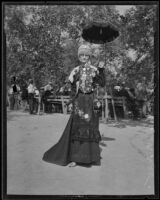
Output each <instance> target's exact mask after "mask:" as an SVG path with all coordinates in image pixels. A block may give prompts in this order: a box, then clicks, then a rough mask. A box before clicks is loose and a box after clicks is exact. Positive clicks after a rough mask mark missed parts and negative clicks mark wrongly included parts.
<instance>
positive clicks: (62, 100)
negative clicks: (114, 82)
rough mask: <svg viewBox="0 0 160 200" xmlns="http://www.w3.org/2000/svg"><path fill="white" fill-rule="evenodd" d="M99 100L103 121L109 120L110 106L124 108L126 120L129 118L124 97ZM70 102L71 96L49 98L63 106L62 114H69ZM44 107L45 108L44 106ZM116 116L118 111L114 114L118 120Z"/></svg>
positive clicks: (49, 100)
mask: <svg viewBox="0 0 160 200" xmlns="http://www.w3.org/2000/svg"><path fill="white" fill-rule="evenodd" d="M99 100H101V102H102V119H103V120H108V117H109V116H108V115H109V112H110V109H109V107H110V105H112V107H118V106H119V107H122V108H123V112H124V118H127V108H126V100H125V98H124V97H114V98H112V97H111V96H108V95H107V96H104V97H99ZM69 101H70V97H69V96H49V98H48V99H47V102H51V103H52V104H54V105H56V104H59V105H62V112H63V113H64V114H67V112H68V108H67V105H66V103H68V102H69ZM43 107H44V106H43ZM115 115H116V111H115V113H114V118H115V119H116V117H117V116H115Z"/></svg>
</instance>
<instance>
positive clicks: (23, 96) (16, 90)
mask: <svg viewBox="0 0 160 200" xmlns="http://www.w3.org/2000/svg"><path fill="white" fill-rule="evenodd" d="M52 90H53V87H52V82H49V83H48V84H47V85H46V86H44V87H43V88H41V89H39V90H38V89H37V87H36V86H35V83H34V81H33V79H29V80H28V83H27V82H25V81H23V82H22V83H21V84H18V80H17V79H16V77H12V78H11V84H10V86H8V88H7V106H8V107H9V109H10V110H18V109H21V108H22V109H23V111H28V112H29V113H30V114H37V113H38V112H39V110H38V109H40V108H41V107H42V103H43V105H44V112H46V113H49V112H51V104H50V103H48V102H47V98H48V96H49V95H51V94H52Z"/></svg>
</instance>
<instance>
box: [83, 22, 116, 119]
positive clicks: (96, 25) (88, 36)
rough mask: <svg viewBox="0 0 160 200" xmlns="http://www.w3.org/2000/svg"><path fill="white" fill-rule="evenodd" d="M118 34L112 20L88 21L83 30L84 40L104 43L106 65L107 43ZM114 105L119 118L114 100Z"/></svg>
mask: <svg viewBox="0 0 160 200" xmlns="http://www.w3.org/2000/svg"><path fill="white" fill-rule="evenodd" d="M118 36H119V31H118V30H117V28H116V27H115V26H114V25H113V24H111V23H110V22H103V21H101V22H100V21H93V22H88V23H87V24H86V25H85V27H84V28H83V30H82V38H83V39H84V40H86V41H88V42H90V43H95V44H104V52H105V64H104V66H106V43H107V42H111V41H113V40H114V39H116V38H117V37H118ZM106 96H107V94H106ZM111 96H112V92H111ZM112 99H113V98H112ZM106 100H107V99H106ZM107 105H108V104H107ZM112 105H113V111H114V116H115V119H116V120H117V116H116V112H115V106H114V101H112Z"/></svg>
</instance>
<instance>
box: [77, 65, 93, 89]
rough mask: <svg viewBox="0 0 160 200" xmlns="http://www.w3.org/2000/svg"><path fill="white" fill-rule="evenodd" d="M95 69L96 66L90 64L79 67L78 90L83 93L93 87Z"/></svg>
mask: <svg viewBox="0 0 160 200" xmlns="http://www.w3.org/2000/svg"><path fill="white" fill-rule="evenodd" d="M96 73H97V71H96V68H93V67H91V66H87V67H83V66H80V67H79V90H80V91H81V92H83V93H90V92H92V91H93V90H94V88H93V84H92V83H93V77H95V75H96Z"/></svg>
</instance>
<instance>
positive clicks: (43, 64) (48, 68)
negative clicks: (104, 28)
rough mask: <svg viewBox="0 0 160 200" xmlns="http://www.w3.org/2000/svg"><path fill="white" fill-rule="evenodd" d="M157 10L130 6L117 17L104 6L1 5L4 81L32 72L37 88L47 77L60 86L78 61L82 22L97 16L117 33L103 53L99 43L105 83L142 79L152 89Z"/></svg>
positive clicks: (114, 83) (56, 85) (128, 83)
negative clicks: (113, 25) (122, 14)
mask: <svg viewBox="0 0 160 200" xmlns="http://www.w3.org/2000/svg"><path fill="white" fill-rule="evenodd" d="M156 10H157V6H156V5H143V6H134V7H133V8H131V9H130V10H128V12H127V13H126V14H125V16H121V15H120V14H119V13H118V11H117V10H116V9H115V6H108V5H89V6H87V5H86V6H84V5H53V6H51V5H50V6H42V5H39V6H22V5H12V6H11V5H6V6H5V32H6V44H7V70H6V71H7V80H8V81H9V80H10V78H9V77H10V76H11V75H16V76H17V77H19V79H22V78H23V79H25V80H28V79H29V78H30V77H32V78H33V79H34V80H35V82H36V85H37V87H41V86H43V85H44V84H46V82H47V81H49V80H50V81H52V82H53V85H54V87H55V89H56V88H58V87H60V86H61V85H63V84H64V82H65V79H66V77H67V76H68V74H69V72H70V71H71V69H72V68H73V67H75V66H76V65H78V59H77V48H78V46H79V44H80V43H81V42H83V40H82V38H81V31H82V28H83V26H84V24H85V22H86V21H87V20H94V19H100V20H105V21H106V20H107V21H109V22H112V23H113V24H115V25H116V26H117V27H118V29H119V31H120V37H119V38H117V39H116V40H115V41H114V42H112V43H109V44H107V53H106V54H105V53H104V48H103V45H102V46H101V47H102V55H101V57H102V60H104V59H105V58H104V55H106V61H107V62H106V79H107V86H112V85H116V84H117V83H118V82H121V81H125V82H126V83H127V85H128V86H135V85H138V83H139V82H143V83H145V85H146V86H147V87H150V88H153V81H154V79H153V74H154V73H153V72H154V67H155V66H154V31H155V23H156Z"/></svg>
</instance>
